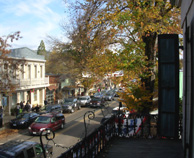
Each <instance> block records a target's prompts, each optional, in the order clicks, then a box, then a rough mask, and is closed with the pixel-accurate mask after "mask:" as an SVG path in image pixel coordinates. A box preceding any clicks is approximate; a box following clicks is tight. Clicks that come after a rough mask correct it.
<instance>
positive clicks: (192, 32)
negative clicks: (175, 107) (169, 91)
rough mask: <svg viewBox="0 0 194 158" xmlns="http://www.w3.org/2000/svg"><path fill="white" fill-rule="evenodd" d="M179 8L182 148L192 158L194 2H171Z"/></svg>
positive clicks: (193, 152) (193, 153)
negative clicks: (181, 67) (181, 44)
mask: <svg viewBox="0 0 194 158" xmlns="http://www.w3.org/2000/svg"><path fill="white" fill-rule="evenodd" d="M171 3H172V4H174V5H176V6H177V7H180V8H181V27H182V28H183V37H184V43H183V47H184V53H183V60H184V64H183V134H182V141H183V148H184V158H194V97H193V94H194V86H193V85H194V0H171Z"/></svg>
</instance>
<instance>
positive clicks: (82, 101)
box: [77, 96, 91, 106]
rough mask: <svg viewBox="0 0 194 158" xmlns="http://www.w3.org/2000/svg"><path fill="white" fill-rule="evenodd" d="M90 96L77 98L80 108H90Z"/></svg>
mask: <svg viewBox="0 0 194 158" xmlns="http://www.w3.org/2000/svg"><path fill="white" fill-rule="evenodd" d="M90 100H91V98H90V96H80V97H78V98H77V103H78V105H80V106H88V105H89V104H90Z"/></svg>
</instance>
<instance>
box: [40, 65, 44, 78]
mask: <svg viewBox="0 0 194 158" xmlns="http://www.w3.org/2000/svg"><path fill="white" fill-rule="evenodd" d="M42 77H43V68H42V65H41V66H40V78H42Z"/></svg>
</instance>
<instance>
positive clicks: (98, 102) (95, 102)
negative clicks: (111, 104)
mask: <svg viewBox="0 0 194 158" xmlns="http://www.w3.org/2000/svg"><path fill="white" fill-rule="evenodd" d="M101 106H105V101H104V99H103V98H96V97H92V98H91V100H90V107H101Z"/></svg>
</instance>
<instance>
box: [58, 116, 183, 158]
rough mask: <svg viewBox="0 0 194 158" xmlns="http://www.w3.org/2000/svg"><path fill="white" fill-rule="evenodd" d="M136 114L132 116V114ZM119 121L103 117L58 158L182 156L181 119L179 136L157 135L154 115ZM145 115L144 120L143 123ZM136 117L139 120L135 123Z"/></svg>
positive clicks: (175, 157)
mask: <svg viewBox="0 0 194 158" xmlns="http://www.w3.org/2000/svg"><path fill="white" fill-rule="evenodd" d="M135 117H136V116H135ZM135 117H134V116H130V118H127V119H126V118H125V119H124V120H120V119H118V118H116V117H115V116H113V117H111V118H109V119H108V120H106V121H105V122H104V123H103V124H102V125H101V126H100V127H99V128H98V129H97V130H95V131H94V132H92V133H91V134H89V135H88V136H87V137H85V138H84V139H83V140H82V141H80V142H79V143H77V144H76V145H75V146H73V147H72V148H70V149H69V150H67V151H65V152H64V153H63V154H61V155H60V156H59V157H58V158H63V157H71V158H81V157H96V158H101V157H104V158H118V157H129V158H143V157H147V158H183V157H184V154H183V153H184V152H183V148H182V140H181V131H182V126H181V124H182V123H181V120H180V122H179V123H180V124H179V131H180V132H179V139H173V138H166V137H161V136H158V134H157V122H158V116H157V115H155V116H154V115H150V116H140V117H139V116H138V117H136V118H135ZM145 117H147V118H148V121H147V122H146V123H145V122H144V121H143V120H145ZM137 119H141V123H140V124H138V121H137Z"/></svg>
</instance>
